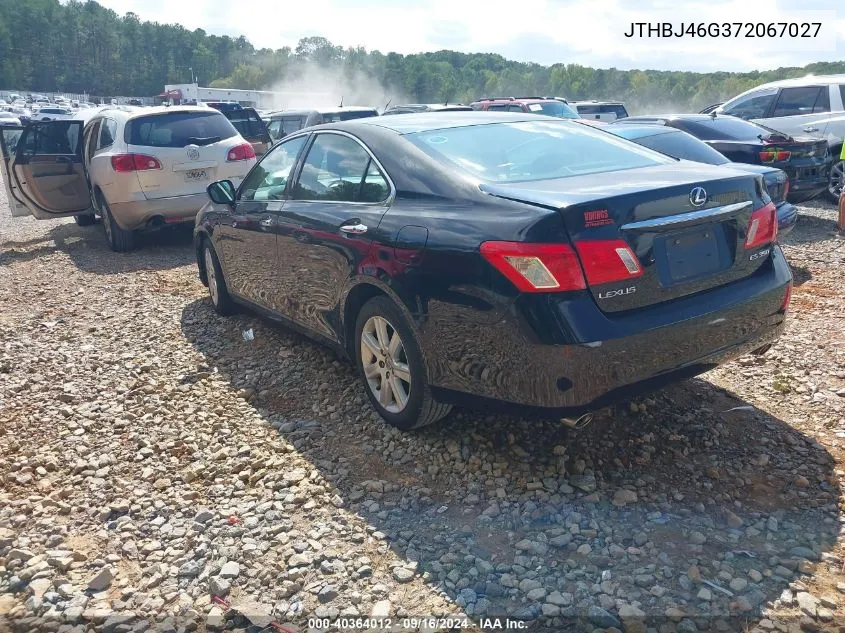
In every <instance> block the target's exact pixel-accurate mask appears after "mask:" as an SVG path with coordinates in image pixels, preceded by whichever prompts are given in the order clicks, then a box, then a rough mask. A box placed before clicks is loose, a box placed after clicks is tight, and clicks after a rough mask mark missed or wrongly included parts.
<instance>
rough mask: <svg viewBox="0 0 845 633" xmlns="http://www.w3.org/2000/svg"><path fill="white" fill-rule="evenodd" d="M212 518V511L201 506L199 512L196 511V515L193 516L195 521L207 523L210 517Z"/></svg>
mask: <svg viewBox="0 0 845 633" xmlns="http://www.w3.org/2000/svg"><path fill="white" fill-rule="evenodd" d="M213 518H214V512H212V511H211V510H208V509H206V508H203V509H202V510H200V511H199V512H197V514H196V516H195V517H194V521H196V522H197V523H208V522H209V521H211V519H213Z"/></svg>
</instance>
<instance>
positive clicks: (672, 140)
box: [603, 124, 798, 237]
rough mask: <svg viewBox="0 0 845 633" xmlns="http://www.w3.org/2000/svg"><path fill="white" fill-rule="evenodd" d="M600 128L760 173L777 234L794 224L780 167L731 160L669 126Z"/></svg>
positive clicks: (692, 157) (680, 154)
mask: <svg viewBox="0 0 845 633" xmlns="http://www.w3.org/2000/svg"><path fill="white" fill-rule="evenodd" d="M603 129H605V130H607V131H608V132H610V133H612V134H616V135H617V136H621V137H622V138H626V139H628V140H629V141H634V142H635V143H637V144H638V145H642V146H644V147H648V148H650V149H653V150H656V151H658V152H661V153H663V154H668V155H669V156H673V157H674V158H683V159H684V160H693V161H696V162H699V163H707V164H708V165H725V166H727V167H730V168H732V169H739V170H741V171H748V172H751V173H754V174H760V175H761V176H763V184H764V185H765V186H766V192H767V193H768V194H769V197H770V198H771V199H772V202H774V203H775V207H776V208H777V211H778V237H783V236H785V235H788V234H789V233H790V232H791V231H792V229H794V228H795V225H796V224H797V223H798V210H797V209H796V208H795V206H794V205H792V204H791V203H789V202H787V200H786V196H787V194H788V193H789V178H788V177H787V176H786V173H785V172H784V171H783V170H781V169H777V168H776V167H767V166H765V165H750V164H748V163H734V162H732V161H730V160H728V158H727V157H726V156H725V155H724V154H722V153H720V152H717V151H716V150H715V149H713V148H712V147H710V146H709V145H707V143H705V142H704V141H700V140H698V139H697V138H695V137H694V136H693V135H692V134H687V133H686V132H683V131H681V130H678V129H676V128H673V127H666V126H664V125H650V124H641V125H619V124H611V125H608V126H607V127H605V128H603Z"/></svg>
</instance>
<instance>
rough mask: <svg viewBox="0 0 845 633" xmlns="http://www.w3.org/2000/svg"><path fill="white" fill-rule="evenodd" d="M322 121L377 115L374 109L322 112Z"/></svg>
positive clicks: (334, 121) (329, 121)
mask: <svg viewBox="0 0 845 633" xmlns="http://www.w3.org/2000/svg"><path fill="white" fill-rule="evenodd" d="M322 116H323V123H337V122H338V121H351V120H352V119H366V118H368V117H371V116H378V112H377V111H376V110H345V111H341V112H324V113H323V115H322Z"/></svg>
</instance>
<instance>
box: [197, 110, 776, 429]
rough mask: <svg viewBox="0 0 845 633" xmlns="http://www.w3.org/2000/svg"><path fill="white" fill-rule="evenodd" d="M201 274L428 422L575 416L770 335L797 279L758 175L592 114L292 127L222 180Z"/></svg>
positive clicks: (415, 423)
mask: <svg viewBox="0 0 845 633" xmlns="http://www.w3.org/2000/svg"><path fill="white" fill-rule="evenodd" d="M208 191H209V196H210V198H211V202H210V203H208V204H206V205H205V206H204V207H203V209H202V210H201V211H200V213H199V215H198V216H197V220H196V226H195V244H196V253H197V263H198V265H199V276H200V279H201V280H202V281H203V283H205V284H207V285H208V288H209V294H210V297H211V301H212V303H213V305H214V307H215V308H216V309H217V311H218V312H220V313H222V314H228V313H230V312H231V311H232V310H234V309H235V308H236V305H237V304H240V305H243V306H248V307H250V308H252V309H254V310H256V311H257V312H258V313H260V314H263V315H266V316H268V317H270V318H273V319H276V320H278V321H280V322H282V323H284V324H287V325H289V326H292V327H293V328H295V329H298V330H300V331H302V332H304V333H306V334H308V335H310V336H312V337H314V338H316V339H318V340H320V341H323V342H325V343H327V344H329V345H331V346H333V347H335V348H336V349H337V350H339V351H341V352H343V353H345V354H346V355H348V356H349V357H350V358H351V359H353V360H354V362H355V364H356V366H357V371H358V373H359V375H360V377H361V380H362V382H363V385H364V389H365V390H366V392H367V394H368V396H369V398H370V400H371V402H372V404H373V406H374V407H375V409H376V411H378V413H379V414H380V415H381V416H382V417H383V418H384V419H385V420H387V421H388V422H389V423H391V424H393V425H395V426H397V427H399V428H402V429H412V428H416V427H420V426H423V425H425V424H429V423H431V422H434V421H436V420H438V419H440V418H442V417H443V416H445V415H446V414H447V413H448V412H449V410H450V408H451V406H452V405H453V404H462V405H473V406H475V405H479V404H482V405H483V404H490V403H493V404H495V406H497V407H501V406H503V404H504V403H507V404H508V405H511V406H508V407H507V408H511V407H513V408H516V409H519V410H523V411H525V412H537V411H540V412H545V413H550V414H554V415H556V416H557V415H561V416H568V417H569V419H570V420H571V419H573V418H574V416H577V415H581V414H585V413H587V412H589V411H591V410H594V409H596V408H599V407H601V406H605V405H606V404H609V403H612V402H613V401H615V400H618V399H620V398H624V397H626V396H629V395H631V394H633V393H637V392H643V391H646V390H651V389H654V388H656V387H658V386H660V385H662V384H665V383H667V382H670V381H674V380H679V379H683V378H686V377H689V376H693V375H696V374H698V373H700V372H703V371H706V370H708V369H711V368H713V367H714V366H716V365H717V364H719V363H722V362H724V361H727V360H729V359H732V358H734V357H736V356H738V355H741V354H745V353H748V352H753V351H761V350H764V349H766V348H768V346H770V345H771V344H772V343H773V342H774V341H775V340H776V339H777V338H778V336H779V335H780V333H781V331H782V329H783V326H784V320H785V313H786V309H787V305H788V303H789V297H790V290H791V287H792V276H791V273H790V270H789V266H788V265H787V263H786V260H785V259H784V256H783V254H782V252H781V250H780V248H779V247H778V246H777V244H776V243H775V239H776V235H777V220H776V215H775V207H774V205H773V204H772V202H771V200H770V198H769V196H768V194H767V193H766V191H765V189H764V187H763V181H762V178H761V177H760V176H759V175H753V174H749V173H747V172H741V171H734V170H731V169H729V168H726V167H721V166H710V165H704V164H700V163H692V162H688V161H679V160H676V159H673V158H671V157H668V156H666V155H664V154H660V153H657V152H654V151H652V150H649V149H647V148H644V147H641V146H639V145H637V144H635V143H632V142H630V141H627V140H624V139H621V138H618V137H615V136H613V135H611V134H608V133H606V132H603V131H600V130H597V129H594V128H593V127H590V126H586V125H583V124H580V123H577V122H573V121H567V120H563V119H560V120H559V119H553V118H549V117H544V116H541V115H533V114H519V113H491V112H478V113H473V112H456V113H454V114H449V113H426V114H406V115H403V116H395V117H373V118H369V119H360V120H357V121H347V122H342V123H330V124H324V125H320V126H317V127H313V128H307V129H303V130H301V131H299V132H296V133H294V134H291V135H289V136H287V137H285V139H284V140H283V141H281V142H280V143H279V144H278V145H276V146H275V147H274V148H273V149H272V150H270V151H269V152H268V153H267V155H266V156H264V157H263V158H262V160H261V162H259V163H258V164H257V165H256V166H255V167H254V168H253V170H252V171H251V172H250V173H249V174H248V175H247V177H246V178H245V179H244V181H243V182H242V183H241V184H240V186H239V187H238V188H237V189H235V187H234V186H233V185H232V184H231V183H230V182H228V181H219V182H216V183H213V184H211V185H210V186H209V188H208Z"/></svg>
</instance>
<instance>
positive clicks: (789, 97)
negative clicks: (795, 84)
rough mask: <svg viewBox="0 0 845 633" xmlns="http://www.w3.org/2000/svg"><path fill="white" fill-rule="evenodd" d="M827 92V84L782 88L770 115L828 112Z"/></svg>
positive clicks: (828, 98)
mask: <svg viewBox="0 0 845 633" xmlns="http://www.w3.org/2000/svg"><path fill="white" fill-rule="evenodd" d="M828 92H829V91H828V88H827V86H806V87H800V88H784V89H783V90H781V91H780V95H778V100H777V103H776V104H775V111H774V112H773V113H772V116H774V117H781V116H799V115H802V114H813V113H815V112H829V111H830V97H829V95H828ZM822 93H824V94H822Z"/></svg>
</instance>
